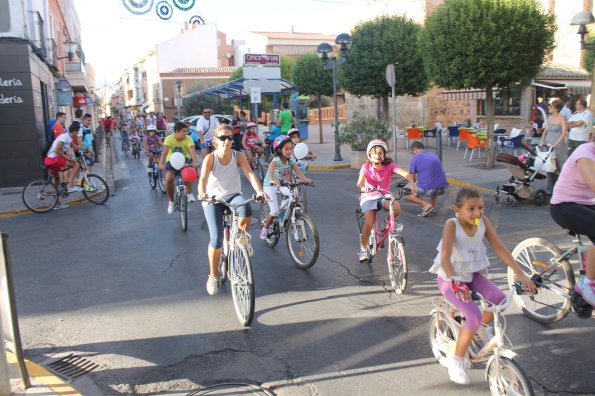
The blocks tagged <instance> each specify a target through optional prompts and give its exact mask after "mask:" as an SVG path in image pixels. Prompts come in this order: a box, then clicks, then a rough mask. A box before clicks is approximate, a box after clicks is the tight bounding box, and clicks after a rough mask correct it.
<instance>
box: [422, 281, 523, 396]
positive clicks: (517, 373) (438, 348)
mask: <svg viewBox="0 0 595 396" xmlns="http://www.w3.org/2000/svg"><path fill="white" fill-rule="evenodd" d="M514 293H523V290H522V287H521V286H520V284H515V287H513V288H511V289H510V290H509V291H508V293H507V294H506V296H505V298H504V300H502V302H501V303H500V304H498V305H495V304H491V303H490V302H489V301H486V299H485V298H484V297H483V296H482V295H481V293H479V292H476V291H473V292H472V298H473V300H476V301H479V302H480V304H481V306H482V308H483V309H484V310H486V311H490V312H493V313H494V336H493V337H492V338H491V339H490V340H489V341H488V342H487V343H485V344H484V343H483V342H481V340H480V339H479V337H477V336H476V337H475V338H474V339H473V341H472V343H471V345H470V346H469V349H468V351H467V355H468V356H467V357H468V358H469V360H470V361H471V362H472V363H479V362H484V361H485V360H486V358H487V357H488V356H489V355H490V353H492V354H491V356H490V357H489V358H488V359H487V363H486V368H485V378H486V380H487V381H488V385H489V387H490V393H491V394H492V395H527V396H531V395H533V394H534V393H533V388H532V387H531V382H530V380H529V377H528V376H527V375H526V374H525V372H524V371H523V369H522V368H521V366H520V365H519V364H518V363H517V362H516V360H515V359H516V357H517V356H518V355H517V354H516V353H515V352H514V351H513V350H512V349H510V348H509V347H507V346H506V345H505V339H508V337H507V336H506V334H505V329H506V320H505V318H504V315H503V312H504V311H505V310H506V308H507V307H508V306H509V305H510V302H511V301H512V298H513V297H512V296H513V294H514ZM433 305H434V309H433V310H432V311H431V312H430V327H429V337H430V345H431V348H432V353H433V354H434V357H435V358H436V360H438V362H439V363H440V364H441V365H443V366H445V367H447V362H448V358H449V357H450V356H451V355H452V354H453V351H454V350H455V348H456V343H457V337H458V335H459V331H460V330H461V328H462V327H463V324H464V321H465V318H464V317H463V315H462V314H461V313H460V312H459V311H458V310H457V309H456V308H455V307H454V306H453V305H452V304H451V303H450V302H449V301H448V300H446V299H445V298H444V297H439V298H436V299H434V301H433ZM509 341H510V340H509Z"/></svg>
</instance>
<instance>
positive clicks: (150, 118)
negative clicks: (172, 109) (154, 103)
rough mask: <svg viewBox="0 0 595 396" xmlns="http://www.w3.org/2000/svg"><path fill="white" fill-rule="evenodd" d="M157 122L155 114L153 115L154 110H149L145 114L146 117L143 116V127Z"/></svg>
mask: <svg viewBox="0 0 595 396" xmlns="http://www.w3.org/2000/svg"><path fill="white" fill-rule="evenodd" d="M155 124H157V116H156V115H155V112H154V111H151V112H150V113H149V115H148V116H147V118H145V128H146V127H148V126H149V125H155Z"/></svg>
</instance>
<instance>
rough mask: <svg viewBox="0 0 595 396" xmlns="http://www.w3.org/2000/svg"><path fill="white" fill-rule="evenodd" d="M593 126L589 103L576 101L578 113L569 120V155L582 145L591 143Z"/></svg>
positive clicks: (582, 100) (580, 100)
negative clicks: (590, 134) (590, 131)
mask: <svg viewBox="0 0 595 396" xmlns="http://www.w3.org/2000/svg"><path fill="white" fill-rule="evenodd" d="M591 125H593V114H591V111H590V110H589V109H587V101H586V100H585V99H579V100H577V101H576V111H575V112H574V114H573V115H572V116H571V117H570V118H569V119H568V127H569V128H570V133H569V134H568V155H570V154H572V152H573V151H574V150H575V149H576V148H577V147H578V146H580V145H581V144H583V143H586V142H588V141H589V129H590V128H591Z"/></svg>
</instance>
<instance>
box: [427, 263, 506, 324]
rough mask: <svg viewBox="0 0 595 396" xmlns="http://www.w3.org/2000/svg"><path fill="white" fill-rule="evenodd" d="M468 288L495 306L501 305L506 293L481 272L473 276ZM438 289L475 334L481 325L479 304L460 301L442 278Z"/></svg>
mask: <svg viewBox="0 0 595 396" xmlns="http://www.w3.org/2000/svg"><path fill="white" fill-rule="evenodd" d="M467 286H468V287H469V289H471V290H475V291H478V292H480V293H481V294H482V295H483V296H484V297H485V298H486V299H487V300H488V301H489V302H491V303H493V304H500V302H501V301H502V300H504V297H505V296H504V293H502V291H501V290H500V289H498V286H496V285H495V284H494V282H492V281H491V280H489V279H488V278H486V277H485V276H484V275H483V274H480V273H479V272H476V273H474V274H473V279H472V280H471V282H467ZM438 289H440V293H442V295H443V296H444V297H446V299H447V300H448V301H450V302H451V303H452V305H454V306H455V307H456V308H457V309H458V310H459V311H460V312H461V313H462V314H463V316H464V317H465V325H464V326H463V327H464V328H465V329H467V330H471V331H473V332H474V333H475V332H477V329H479V325H480V324H481V309H480V307H479V306H478V305H477V303H476V302H475V301H467V302H463V301H461V300H459V299H458V298H457V296H456V295H455V293H454V292H453V291H452V289H451V288H450V281H447V280H444V279H442V278H441V277H440V276H439V277H438Z"/></svg>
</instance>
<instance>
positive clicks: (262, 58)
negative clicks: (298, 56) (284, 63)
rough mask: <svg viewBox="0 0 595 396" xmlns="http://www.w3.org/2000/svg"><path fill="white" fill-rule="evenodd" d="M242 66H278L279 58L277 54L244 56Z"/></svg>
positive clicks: (279, 63)
mask: <svg viewBox="0 0 595 396" xmlns="http://www.w3.org/2000/svg"><path fill="white" fill-rule="evenodd" d="M244 65H248V66H280V65H281V56H279V55H277V54H244Z"/></svg>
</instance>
